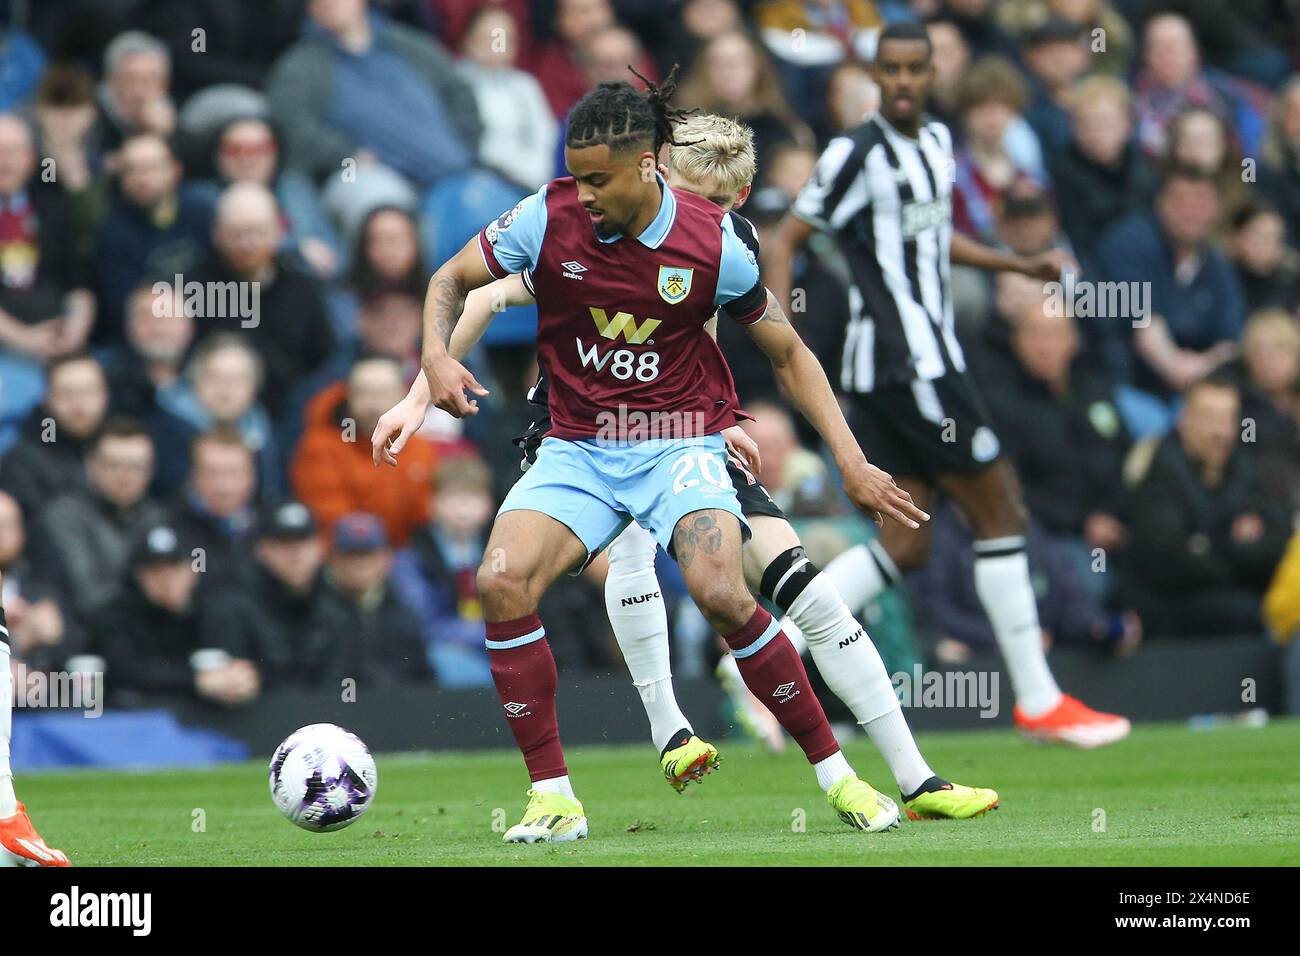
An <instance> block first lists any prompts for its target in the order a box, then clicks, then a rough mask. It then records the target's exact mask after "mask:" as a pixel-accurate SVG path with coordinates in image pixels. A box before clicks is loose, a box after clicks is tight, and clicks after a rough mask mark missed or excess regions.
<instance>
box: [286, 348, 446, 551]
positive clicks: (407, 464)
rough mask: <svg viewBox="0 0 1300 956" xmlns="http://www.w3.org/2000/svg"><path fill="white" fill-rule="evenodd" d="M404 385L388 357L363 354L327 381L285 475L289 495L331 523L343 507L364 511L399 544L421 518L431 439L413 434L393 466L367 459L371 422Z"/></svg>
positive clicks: (433, 457) (432, 455) (433, 455)
mask: <svg viewBox="0 0 1300 956" xmlns="http://www.w3.org/2000/svg"><path fill="white" fill-rule="evenodd" d="M406 389H407V382H406V380H405V379H404V378H403V377H402V373H401V370H400V367H399V366H398V364H397V363H396V362H395V361H393V360H392V359H387V358H365V359H361V360H360V361H358V362H357V363H356V364H355V365H354V366H353V367H352V371H351V373H350V374H349V376H348V380H347V382H346V383H338V384H336V385H331V386H330V387H329V388H327V389H325V390H324V391H323V392H321V393H320V394H318V395H317V396H316V397H315V398H313V399H312V400H311V404H310V405H309V406H308V409H307V427H306V431H305V432H304V433H303V436H302V442H301V444H300V445H299V446H298V451H297V453H296V454H295V455H294V459H293V465H292V468H291V471H290V477H291V479H292V483H293V490H294V494H295V496H296V497H297V498H298V499H299V500H300V501H302V503H303V504H305V505H306V506H307V507H308V508H310V509H311V511H312V514H313V515H314V516H315V518H316V520H317V521H318V522H319V523H320V524H321V525H322V526H323V527H326V528H330V527H333V526H334V524H335V522H337V521H338V520H339V519H341V518H342V517H343V516H344V515H346V514H349V513H350V512H354V511H362V510H365V511H369V512H371V513H373V514H375V515H378V516H379V518H380V519H381V520H382V521H383V523H384V526H385V528H386V529H387V537H388V539H389V540H390V541H392V542H393V544H394V545H395V546H396V547H399V548H401V547H405V546H406V543H407V541H409V540H410V537H411V532H412V531H414V530H415V529H416V528H417V527H419V526H420V525H422V524H424V523H425V522H426V521H428V519H429V513H428V487H429V482H430V481H431V480H432V479H433V473H434V467H435V465H436V462H437V451H436V450H435V448H434V446H433V445H432V444H431V443H430V442H428V441H427V440H426V439H424V438H422V437H421V436H419V435H415V436H413V437H412V438H411V441H410V443H409V444H408V445H407V446H406V448H405V449H403V451H402V457H401V458H400V459H399V460H398V464H397V466H396V467H395V468H390V467H387V466H384V467H380V468H376V467H375V466H374V464H373V463H372V462H371V459H370V435H371V433H372V432H373V431H374V428H375V423H376V422H378V421H379V416H380V415H382V414H383V413H384V412H385V411H387V410H388V409H389V408H391V407H392V406H393V405H395V404H396V403H397V402H398V401H399V400H400V399H401V397H402V396H403V395H404V394H406Z"/></svg>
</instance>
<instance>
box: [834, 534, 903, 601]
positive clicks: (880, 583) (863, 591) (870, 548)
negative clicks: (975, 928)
mask: <svg viewBox="0 0 1300 956" xmlns="http://www.w3.org/2000/svg"><path fill="white" fill-rule="evenodd" d="M882 565H883V566H884V567H885V568H886V569H888V571H889V572H890V577H886V576H885V574H884V573H882V572H881V566H882ZM822 573H823V574H825V575H826V576H827V577H828V578H830V580H831V583H832V584H834V585H835V590H837V591H839V593H840V597H841V598H842V599H843V601H844V604H845V606H847V607H848V609H849V610H850V611H852V612H853V613H854V614H858V613H861V611H862V609H863V608H864V607H866V606H867V605H868V604H870V603H871V602H872V601H874V600H875V599H876V598H878V597H880V595H881V592H883V591H884V590H885V589H886V588H888V587H891V586H892V585H894V584H896V583H897V582H898V580H899V573H898V569H897V568H896V567H895V566H894V562H893V561H892V560H891V559H890V557H889V555H888V554H886V553H885V549H884V548H883V547H881V546H880V543H879V542H878V541H872V542H871V543H870V544H869V545H867V544H858V545H854V546H853V547H851V548H849V550H847V551H844V552H842V553H841V554H839V555H838V556H837V557H836V558H835V559H834V560H833V561H831V563H830V564H828V565H826V567H824V568H823V569H822Z"/></svg>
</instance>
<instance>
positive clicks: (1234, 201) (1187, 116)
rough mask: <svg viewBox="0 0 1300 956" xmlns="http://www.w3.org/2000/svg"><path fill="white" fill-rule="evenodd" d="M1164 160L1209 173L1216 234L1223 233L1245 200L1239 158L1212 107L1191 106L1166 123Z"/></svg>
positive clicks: (1227, 132) (1244, 186)
mask: <svg viewBox="0 0 1300 956" xmlns="http://www.w3.org/2000/svg"><path fill="white" fill-rule="evenodd" d="M1165 161H1166V162H1167V163H1171V164H1174V165H1178V166H1191V167H1192V168H1194V169H1199V170H1201V171H1203V172H1205V173H1207V174H1209V175H1210V176H1211V177H1212V178H1213V179H1214V187H1215V189H1217V190H1218V193H1219V210H1220V212H1219V226H1220V228H1219V229H1218V230H1217V233H1216V235H1217V236H1218V237H1222V236H1223V235H1224V234H1225V233H1226V227H1227V224H1228V222H1230V221H1231V220H1232V218H1233V217H1234V216H1236V214H1237V211H1238V210H1240V209H1241V207H1242V206H1244V205H1245V204H1246V203H1247V202H1248V201H1249V197H1248V195H1247V190H1246V184H1245V183H1244V182H1243V181H1242V167H1241V157H1240V156H1239V155H1237V153H1236V151H1235V149H1234V148H1233V145H1232V142H1231V140H1230V137H1229V130H1228V126H1227V124H1226V123H1225V122H1224V121H1223V118H1222V117H1220V116H1219V115H1217V114H1216V113H1214V112H1213V111H1212V110H1208V109H1205V108H1204V107H1200V106H1193V107H1191V108H1189V109H1186V110H1184V111H1183V112H1181V113H1179V114H1178V115H1177V116H1175V117H1174V121H1173V122H1172V123H1170V124H1169V137H1168V150H1167V153H1166V156H1165Z"/></svg>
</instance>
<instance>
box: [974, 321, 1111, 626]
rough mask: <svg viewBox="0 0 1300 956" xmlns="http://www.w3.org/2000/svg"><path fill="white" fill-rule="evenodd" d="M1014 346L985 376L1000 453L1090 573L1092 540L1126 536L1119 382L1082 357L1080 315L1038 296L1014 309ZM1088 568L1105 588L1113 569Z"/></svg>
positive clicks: (1104, 543)
mask: <svg viewBox="0 0 1300 956" xmlns="http://www.w3.org/2000/svg"><path fill="white" fill-rule="evenodd" d="M1011 351H1012V354H1013V356H1014V361H1013V362H1011V363H1008V365H1007V366H1005V367H1004V368H1003V369H1002V374H999V375H994V376H986V377H985V378H984V379H983V380H982V385H983V389H984V396H985V398H986V399H987V401H988V403H989V410H990V411H991V412H992V413H993V420H994V422H995V423H996V424H997V433H998V438H1000V439H1001V441H1002V450H1003V453H1004V454H1006V456H1007V457H1008V458H1009V459H1010V460H1011V462H1012V463H1013V464H1014V465H1015V469H1016V475H1017V477H1018V478H1019V479H1020V482H1021V484H1022V486H1023V489H1024V497H1025V504H1026V505H1027V506H1028V508H1029V513H1030V514H1031V515H1032V516H1033V518H1034V520H1035V521H1036V522H1037V523H1038V525H1039V526H1040V527H1041V528H1042V529H1043V531H1045V532H1046V533H1047V534H1048V535H1050V536H1052V537H1053V538H1057V539H1061V544H1062V547H1063V549H1065V550H1067V551H1068V552H1069V553H1070V554H1071V555H1072V556H1073V557H1074V559H1075V564H1076V566H1077V567H1078V568H1079V569H1080V573H1086V572H1087V569H1088V566H1089V564H1090V561H1091V558H1092V549H1093V548H1101V549H1103V550H1104V551H1106V552H1107V553H1111V552H1114V551H1117V550H1119V549H1121V548H1123V546H1124V544H1125V541H1126V539H1127V535H1128V532H1127V529H1126V528H1125V526H1124V523H1123V520H1122V515H1123V507H1124V502H1123V500H1122V497H1123V496H1122V474H1123V464H1124V456H1125V454H1126V452H1127V451H1128V446H1129V435H1128V432H1127V430H1126V429H1125V428H1124V423H1123V421H1122V420H1121V419H1120V416H1119V410H1118V409H1117V408H1116V407H1115V400H1114V384H1113V383H1112V382H1108V381H1107V380H1106V379H1105V378H1104V377H1103V376H1101V375H1098V374H1097V373H1096V372H1092V371H1090V370H1089V369H1087V368H1086V367H1085V366H1084V364H1083V362H1082V360H1081V359H1080V354H1079V333H1078V330H1077V329H1076V328H1075V321H1074V319H1073V318H1072V317H1071V316H1070V315H1069V314H1068V313H1064V314H1063V313H1061V312H1059V311H1056V310H1054V309H1051V308H1045V307H1044V303H1043V301H1042V300H1041V299H1039V300H1038V301H1036V302H1034V303H1032V304H1031V305H1030V306H1029V307H1028V308H1026V309H1025V310H1024V311H1023V312H1021V313H1020V314H1019V316H1018V317H1017V321H1016V323H1015V325H1014V327H1013V330H1012V333H1011ZM1091 577H1096V578H1098V579H1100V580H1098V581H1096V582H1089V585H1088V590H1090V591H1092V592H1093V593H1094V594H1095V595H1097V596H1098V597H1100V596H1102V595H1103V594H1104V592H1105V585H1106V583H1107V581H1108V580H1109V578H1108V577H1107V576H1106V575H1092V576H1091ZM1094 585H1095V587H1094ZM974 607H975V608H977V609H978V604H976V605H974Z"/></svg>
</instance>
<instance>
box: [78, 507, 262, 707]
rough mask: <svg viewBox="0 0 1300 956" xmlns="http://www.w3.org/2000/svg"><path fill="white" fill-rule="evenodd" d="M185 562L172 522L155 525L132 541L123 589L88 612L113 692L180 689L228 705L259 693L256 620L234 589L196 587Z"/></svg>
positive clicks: (188, 559) (171, 691)
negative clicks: (225, 591)
mask: <svg viewBox="0 0 1300 956" xmlns="http://www.w3.org/2000/svg"><path fill="white" fill-rule="evenodd" d="M190 562H191V556H190V551H189V550H188V548H187V547H186V545H185V544H184V543H182V539H181V538H180V536H179V532H178V531H177V530H176V529H175V528H173V527H172V526H170V525H166V524H158V525H154V526H153V527H151V528H150V529H149V530H148V531H147V532H146V533H145V535H144V536H143V538H142V539H141V540H140V541H139V542H137V543H136V545H135V547H134V549H133V551H132V554H131V561H130V572H129V573H128V575H127V579H126V582H125V584H124V586H123V588H122V591H121V593H120V594H118V595H117V597H115V598H114V599H113V600H112V601H111V602H110V603H108V604H107V605H104V606H103V607H102V608H100V609H98V611H97V612H96V613H95V614H94V616H93V628H94V638H93V640H94V645H93V646H94V649H95V650H96V651H97V652H98V653H99V654H100V655H101V656H102V657H103V658H104V660H105V662H106V665H107V666H106V673H107V679H108V686H109V693H110V694H112V695H114V696H117V697H118V698H119V699H122V698H123V697H124V696H126V695H129V696H138V695H146V696H147V695H151V694H184V695H191V696H195V697H198V698H200V699H203V700H208V701H211V702H213V703H216V704H221V705H223V706H228V707H233V706H238V705H240V704H247V703H249V702H251V701H253V700H254V699H256V698H257V696H258V695H259V693H260V692H261V675H260V673H259V672H258V669H257V667H256V665H255V664H254V663H253V659H254V658H256V657H258V656H262V655H263V653H264V651H265V649H266V641H265V636H264V633H263V632H261V631H259V622H258V621H257V619H256V618H255V617H254V616H253V615H252V613H251V611H250V609H249V607H248V605H247V604H246V603H245V602H244V601H243V600H242V598H240V597H239V596H237V595H221V596H219V597H218V596H214V595H213V594H211V593H210V592H208V591H205V590H203V589H201V588H200V589H198V590H196V588H197V586H198V583H199V574H198V572H196V571H195V569H194V568H193V566H192V565H191V563H190Z"/></svg>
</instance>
